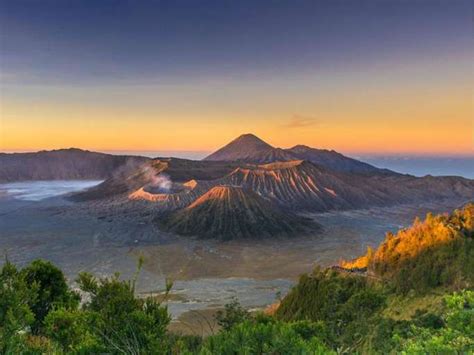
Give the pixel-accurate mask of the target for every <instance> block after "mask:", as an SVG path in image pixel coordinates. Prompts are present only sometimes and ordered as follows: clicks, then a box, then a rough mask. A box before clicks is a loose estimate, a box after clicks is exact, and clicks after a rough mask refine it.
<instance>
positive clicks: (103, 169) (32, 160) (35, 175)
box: [0, 148, 149, 182]
mask: <svg viewBox="0 0 474 355" xmlns="http://www.w3.org/2000/svg"><path fill="white" fill-rule="evenodd" d="M148 160H149V158H145V157H138V156H125V155H111V154H103V153H96V152H90V151H87V150H81V149H76V148H70V149H59V150H52V151H41V152H36V153H0V167H1V168H0V182H12V181H25V180H72V179H77V180H81V179H90V180H102V179H107V178H109V177H111V176H112V174H113V173H114V172H116V171H117V170H118V169H122V170H134V169H136V168H137V167H138V166H139V165H140V164H142V163H144V162H146V161H148Z"/></svg>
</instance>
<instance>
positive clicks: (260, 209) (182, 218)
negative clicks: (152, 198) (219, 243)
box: [159, 186, 318, 240]
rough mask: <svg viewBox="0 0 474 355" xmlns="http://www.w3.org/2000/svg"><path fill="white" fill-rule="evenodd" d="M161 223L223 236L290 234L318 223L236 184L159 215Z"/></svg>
mask: <svg viewBox="0 0 474 355" xmlns="http://www.w3.org/2000/svg"><path fill="white" fill-rule="evenodd" d="M159 224H160V225H161V226H162V228H163V229H165V230H167V231H170V232H173V233H176V234H181V235H189V236H197V237H200V238H212V239H220V240H231V239H246V238H256V239H259V238H269V237H279V236H285V237H288V236H294V235H297V234H301V233H305V232H307V231H309V230H310V229H316V228H317V227H318V226H317V225H316V224H315V223H314V222H313V221H311V220H310V219H307V218H304V217H300V216H297V215H294V214H293V213H290V212H284V211H283V210H281V209H280V208H279V207H278V206H276V205H274V204H273V203H271V202H270V201H268V200H266V199H264V198H263V197H261V196H259V195H258V194H257V193H255V192H253V191H251V190H246V189H244V188H242V187H237V186H215V187H213V188H212V189H211V190H209V191H208V192H206V193H205V194H204V195H202V196H201V197H199V198H198V199H197V200H196V201H194V202H193V203H191V204H190V205H189V206H188V207H186V208H184V209H182V210H179V211H177V212H174V213H172V214H170V215H168V216H165V217H162V218H160V219H159Z"/></svg>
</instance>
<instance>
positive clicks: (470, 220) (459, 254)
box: [274, 203, 474, 354]
mask: <svg viewBox="0 0 474 355" xmlns="http://www.w3.org/2000/svg"><path fill="white" fill-rule="evenodd" d="M473 286H474V203H471V204H468V205H466V206H465V207H464V208H462V209H459V210H456V211H454V212H453V213H452V214H450V215H447V214H446V215H437V216H431V215H428V216H427V218H426V219H425V221H423V222H421V221H419V220H417V221H415V223H414V224H413V226H411V227H410V228H407V229H405V230H402V231H400V232H399V233H397V234H396V235H392V234H388V235H387V238H386V240H385V241H384V242H383V243H382V244H381V245H380V247H379V248H377V250H376V251H371V250H370V249H369V252H368V254H367V255H365V256H363V257H361V258H359V259H357V260H355V261H353V262H343V263H342V267H333V268H328V269H321V268H319V267H318V268H316V269H315V270H314V271H313V272H312V273H310V274H307V275H302V276H301V278H300V280H299V282H298V284H297V285H296V286H294V287H293V289H292V290H291V291H290V292H289V293H288V295H286V296H285V298H284V299H283V300H282V301H281V302H280V303H279V305H278V307H277V309H276V311H274V313H275V316H276V318H277V319H279V320H283V321H287V322H293V321H298V320H309V321H313V322H321V323H323V324H325V325H326V327H327V331H328V337H327V339H328V341H329V342H330V343H331V345H332V347H333V348H337V349H341V348H344V349H347V352H348V353H368V354H372V353H389V352H393V353H398V352H399V351H402V350H403V351H407V349H411V351H408V353H470V351H473V350H474V328H472V324H473V321H474V313H473V312H472V310H473V309H474V293H473V292H471V291H463V292H459V293H458V292H456V291H462V290H473V288H474V287H473ZM453 291H455V292H454V293H453ZM395 350H397V351H395Z"/></svg>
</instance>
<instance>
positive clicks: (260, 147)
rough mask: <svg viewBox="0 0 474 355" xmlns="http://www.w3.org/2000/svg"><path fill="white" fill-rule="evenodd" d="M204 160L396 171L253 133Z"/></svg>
mask: <svg viewBox="0 0 474 355" xmlns="http://www.w3.org/2000/svg"><path fill="white" fill-rule="evenodd" d="M204 160H214V161H216V160H219V161H239V162H246V163H257V164H262V163H273V162H277V161H291V160H307V161H310V162H312V163H314V164H317V165H320V166H322V167H324V168H327V169H331V170H334V171H342V172H351V173H363V174H395V173H394V172H392V171H390V170H387V169H379V168H376V167H375V166H372V165H370V164H367V163H364V162H361V161H358V160H356V159H352V158H349V157H346V156H344V155H342V154H340V153H338V152H335V151H333V150H325V149H315V148H310V147H307V146H304V145H297V146H294V147H293V148H289V149H281V148H275V147H272V146H271V145H270V144H268V143H266V142H264V141H263V140H261V139H260V138H258V137H256V136H255V135H253V134H244V135H241V136H240V137H238V138H236V139H235V140H233V141H232V142H230V143H229V144H227V145H226V146H224V147H222V148H221V149H219V150H217V151H216V152H214V153H212V154H211V155H209V156H208V157H206V158H204Z"/></svg>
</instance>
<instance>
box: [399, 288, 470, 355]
mask: <svg viewBox="0 0 474 355" xmlns="http://www.w3.org/2000/svg"><path fill="white" fill-rule="evenodd" d="M445 303H446V309H445V311H444V313H443V314H442V315H441V317H442V318H443V320H444V325H443V326H441V327H427V326H418V325H415V324H413V325H412V326H411V329H410V331H409V333H408V334H407V335H400V334H398V333H395V334H394V336H393V339H394V340H395V342H396V343H397V347H398V350H399V351H400V352H402V353H407V354H422V353H424V354H441V353H445V354H449V353H452V354H468V353H472V352H474V292H473V291H463V292H460V293H454V294H452V295H448V296H446V297H445Z"/></svg>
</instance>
